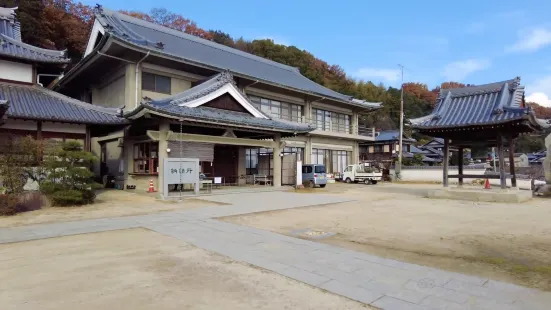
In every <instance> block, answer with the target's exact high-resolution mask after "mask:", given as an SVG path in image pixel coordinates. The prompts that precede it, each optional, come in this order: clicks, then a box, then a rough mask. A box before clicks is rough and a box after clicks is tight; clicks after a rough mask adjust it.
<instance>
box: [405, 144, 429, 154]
mask: <svg viewBox="0 0 551 310" xmlns="http://www.w3.org/2000/svg"><path fill="white" fill-rule="evenodd" d="M409 151H410V153H413V154H428V153H430V152H429V151H426V150H422V149H420V148H418V147H416V146H415V145H410V146H409Z"/></svg>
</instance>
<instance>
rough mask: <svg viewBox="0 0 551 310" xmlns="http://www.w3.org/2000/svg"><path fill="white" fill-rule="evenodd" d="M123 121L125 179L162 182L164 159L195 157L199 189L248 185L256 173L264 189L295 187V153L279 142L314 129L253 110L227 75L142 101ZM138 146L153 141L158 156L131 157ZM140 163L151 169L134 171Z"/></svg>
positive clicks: (295, 151)
mask: <svg viewBox="0 0 551 310" xmlns="http://www.w3.org/2000/svg"><path fill="white" fill-rule="evenodd" d="M125 117H127V118H129V119H131V120H132V125H131V126H130V129H129V130H127V131H126V133H125V141H124V144H125V150H126V151H125V154H126V155H125V156H126V158H127V159H128V165H127V172H126V174H127V175H128V177H127V178H126V180H127V182H134V183H137V181H136V180H137V179H139V178H142V179H154V182H157V184H162V179H163V174H164V173H166V171H164V170H165V169H164V167H163V160H164V158H189V159H193V158H195V159H198V161H199V167H200V168H199V169H200V172H201V174H200V178H201V182H202V183H201V184H203V185H206V184H211V185H217V184H218V185H219V186H223V185H228V186H237V185H239V186H246V185H247V184H250V183H251V182H248V181H249V180H250V179H251V178H250V177H251V176H252V177H253V178H254V177H256V175H258V174H263V175H264V177H265V180H267V181H268V182H264V184H265V185H273V186H276V187H277V186H281V185H282V184H287V183H293V182H292V180H293V179H294V177H295V176H296V173H295V172H294V169H293V167H296V153H297V152H298V150H296V149H295V150H293V149H291V148H289V149H287V148H285V142H283V141H282V140H281V138H282V137H295V136H297V135H301V134H305V133H307V132H310V131H312V130H313V128H312V127H310V125H308V124H303V123H295V122H290V121H279V120H278V119H272V118H271V117H269V116H267V115H265V114H264V113H262V112H260V111H259V110H257V109H256V108H255V107H254V106H253V104H252V103H251V102H249V100H248V99H247V98H246V97H245V96H244V95H243V93H242V92H241V91H240V90H238V89H237V88H236V87H235V82H234V81H233V77H232V76H231V74H229V73H228V72H223V73H221V74H218V75H216V76H214V77H213V78H211V79H209V80H207V81H205V82H203V83H202V84H199V85H197V86H195V87H193V88H191V89H188V90H186V91H184V92H183V93H180V94H178V95H175V96H173V97H169V98H166V99H162V100H158V101H147V102H142V103H141V104H140V105H139V106H138V107H137V108H136V109H134V110H133V111H130V112H127V113H126V114H125ZM136 143H151V144H152V145H155V146H154V147H149V148H148V150H152V149H155V150H158V152H157V153H153V152H149V153H148V154H140V157H139V158H134V157H133V156H132V155H131V154H132V151H131V150H132V148H133V147H134V144H136ZM253 149H255V150H257V151H256V152H255V155H256V162H255V164H256V166H255V167H254V169H251V165H250V164H247V162H248V160H247V159H250V158H251V156H248V155H247V154H248V153H247V151H248V150H253ZM301 152H302V150H301ZM139 162H148V163H150V164H149V167H150V168H149V169H143V170H140V169H138V170H136V169H135V167H141V166H140V165H137V166H136V163H139ZM283 163H285V166H284V165H283ZM133 169H134V172H131V171H132V170H133ZM142 184H143V181H142ZM255 184H256V182H252V185H255ZM142 186H143V185H142ZM186 186H187V185H183V186H180V189H181V188H186ZM157 187H158V186H157ZM174 188H176V189H177V188H178V187H174ZM136 189H138V187H136Z"/></svg>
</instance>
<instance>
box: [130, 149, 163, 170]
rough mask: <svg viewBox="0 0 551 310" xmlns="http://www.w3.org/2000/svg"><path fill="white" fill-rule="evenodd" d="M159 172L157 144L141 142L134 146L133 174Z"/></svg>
mask: <svg viewBox="0 0 551 310" xmlns="http://www.w3.org/2000/svg"><path fill="white" fill-rule="evenodd" d="M158 172H159V144H158V143H157V142H142V143H136V144H134V173H150V174H152V173H158Z"/></svg>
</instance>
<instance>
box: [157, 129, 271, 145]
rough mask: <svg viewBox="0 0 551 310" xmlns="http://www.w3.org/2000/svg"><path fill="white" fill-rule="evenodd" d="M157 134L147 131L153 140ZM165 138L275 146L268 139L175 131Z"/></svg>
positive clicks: (225, 143)
mask: <svg viewBox="0 0 551 310" xmlns="http://www.w3.org/2000/svg"><path fill="white" fill-rule="evenodd" d="M159 134H160V133H159V132H158V131H156V130H148V131H147V135H148V136H149V137H150V138H151V140H153V141H158V140H159ZM167 140H169V141H187V142H203V143H214V144H224V145H240V146H254V147H265V148H274V147H276V144H275V142H274V141H269V140H254V139H245V138H232V137H221V136H207V135H198V134H191V133H176V132H171V131H169V132H168V135H167Z"/></svg>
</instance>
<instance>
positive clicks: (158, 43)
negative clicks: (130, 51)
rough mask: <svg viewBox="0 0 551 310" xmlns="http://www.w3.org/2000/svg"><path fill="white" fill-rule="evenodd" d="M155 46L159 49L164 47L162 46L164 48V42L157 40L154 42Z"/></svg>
mask: <svg viewBox="0 0 551 310" xmlns="http://www.w3.org/2000/svg"><path fill="white" fill-rule="evenodd" d="M155 46H156V47H158V48H160V49H164V48H165V44H164V43H163V42H161V41H159V42H157V43H156V44H155Z"/></svg>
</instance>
